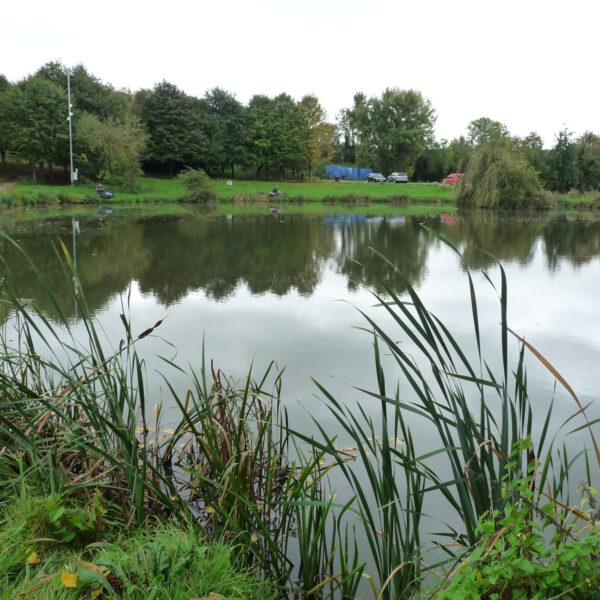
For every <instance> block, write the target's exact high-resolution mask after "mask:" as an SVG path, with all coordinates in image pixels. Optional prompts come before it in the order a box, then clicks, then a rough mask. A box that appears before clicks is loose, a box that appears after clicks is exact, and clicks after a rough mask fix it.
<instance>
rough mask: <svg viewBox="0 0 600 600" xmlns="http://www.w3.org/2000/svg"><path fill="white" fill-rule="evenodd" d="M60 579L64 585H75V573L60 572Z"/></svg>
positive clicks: (70, 586)
mask: <svg viewBox="0 0 600 600" xmlns="http://www.w3.org/2000/svg"><path fill="white" fill-rule="evenodd" d="M60 580H61V581H62V584H63V585H64V586H65V587H68V588H74V587H77V573H65V572H64V571H63V572H62V574H61V576H60Z"/></svg>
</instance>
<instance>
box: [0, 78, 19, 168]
mask: <svg viewBox="0 0 600 600" xmlns="http://www.w3.org/2000/svg"><path fill="white" fill-rule="evenodd" d="M12 88H13V86H12V84H11V83H10V82H9V81H8V79H7V78H6V77H5V76H4V75H0V160H1V161H2V164H3V165H4V164H6V153H7V152H8V151H9V150H10V147H11V144H12V143H13V140H14V132H15V127H16V125H17V123H16V121H15V114H14V100H13V95H14V93H13V91H12Z"/></svg>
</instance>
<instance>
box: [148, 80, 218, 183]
mask: <svg viewBox="0 0 600 600" xmlns="http://www.w3.org/2000/svg"><path fill="white" fill-rule="evenodd" d="M142 120H143V122H144V124H145V126H146V128H147V131H148V134H149V142H148V162H149V166H150V168H154V169H158V170H165V171H166V172H168V173H169V174H170V175H174V174H175V173H176V172H177V171H180V170H181V169H182V168H183V167H185V166H189V167H194V168H197V167H202V168H207V167H210V166H212V165H214V163H215V162H217V163H218V162H219V161H220V160H221V157H220V156H219V154H220V153H221V152H222V148H219V147H218V144H217V141H216V140H215V139H214V135H215V132H216V123H215V117H214V116H213V115H211V113H210V107H209V105H208V102H207V101H206V100H203V99H202V100H201V99H198V98H194V97H192V96H187V95H186V94H185V93H184V92H183V91H181V90H180V89H178V88H177V87H176V86H175V85H173V84H171V83H168V82H167V81H163V82H161V83H159V84H157V85H156V86H154V88H153V89H152V90H151V91H150V92H148V93H147V94H146V95H145V97H144V100H143V113H142ZM215 157H216V158H215Z"/></svg>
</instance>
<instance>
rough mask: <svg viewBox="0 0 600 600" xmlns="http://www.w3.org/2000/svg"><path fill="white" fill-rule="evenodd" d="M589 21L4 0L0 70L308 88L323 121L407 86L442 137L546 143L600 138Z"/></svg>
mask: <svg viewBox="0 0 600 600" xmlns="http://www.w3.org/2000/svg"><path fill="white" fill-rule="evenodd" d="M599 24H600V3H599V2H598V1H597V0H570V1H569V2H564V1H561V2H558V1H555V0H545V1H541V0H503V1H502V2H500V1H498V0H455V1H454V2H447V1H443V0H420V1H419V0H412V1H411V2H406V1H403V0H371V1H370V2H369V1H366V0H320V1H319V0H220V1H219V0H212V1H210V2H208V1H207V0H196V1H192V0H170V1H168V2H167V1H165V0H161V1H157V0H144V1H143V2H142V1H139V0H103V1H102V2H98V1H96V2H90V1H89V0H88V1H83V2H82V1H79V2H75V1H72V0H55V1H54V2H52V1H49V0H45V1H43V2H42V1H40V0H29V1H28V2H23V3H17V2H5V3H3V6H2V9H1V13H0V31H1V32H2V34H1V35H2V42H3V43H2V48H3V51H2V58H1V59H0V73H4V74H5V75H6V76H7V77H8V78H9V79H10V80H11V81H17V80H19V79H21V78H22V77H24V76H26V75H28V74H30V73H32V72H34V71H35V70H36V69H37V68H38V67H39V66H41V65H42V64H43V63H45V62H47V61H50V60H60V61H62V62H63V63H65V64H67V65H74V64H77V63H83V64H84V65H85V66H86V67H87V68H88V70H89V71H91V72H92V73H93V74H94V75H96V76H97V77H99V78H100V79H102V80H103V81H104V82H105V83H111V84H112V85H114V86H115V87H117V88H120V87H127V88H130V89H131V90H136V89H139V88H141V87H152V86H153V85H154V84H155V83H156V82H158V81H161V80H162V79H166V80H168V81H170V82H171V83H174V84H176V85H177V86H178V87H180V88H181V89H183V90H184V91H186V92H187V93H189V94H193V95H196V96H200V95H203V94H204V92H205V91H206V90H207V89H210V88H212V87H215V86H220V87H223V88H225V89H227V90H229V91H231V92H233V93H235V94H236V96H237V97H238V99H240V100H241V101H242V102H247V101H248V99H249V98H250V97H251V96H252V94H254V93H264V94H268V95H276V94H278V93H280V92H287V93H289V94H291V95H292V96H293V97H295V98H296V99H300V98H301V97H302V95H304V94H307V93H313V94H316V95H317V96H318V97H319V99H320V100H321V102H322V104H323V105H324V107H325V108H326V110H327V111H328V113H329V117H330V119H332V120H333V119H335V115H336V114H337V112H338V111H339V110H340V109H341V108H345V107H348V106H350V105H351V104H352V98H353V95H354V93H355V92H357V91H363V92H365V93H366V94H368V95H379V94H380V93H381V92H382V91H383V90H384V89H385V88H386V87H398V88H413V89H417V90H420V91H421V92H422V93H423V94H424V95H425V96H426V97H427V98H429V99H430V100H431V102H432V104H433V106H434V108H435V110H436V113H437V117H438V118H437V123H436V134H437V136H438V138H448V139H450V138H452V137H455V136H458V135H461V134H464V133H465V131H466V126H467V124H468V123H469V121H471V120H472V119H475V118H478V117H481V116H487V117H490V118H492V119H496V120H499V121H502V122H503V123H505V124H506V125H507V126H508V128H509V130H510V131H511V133H513V134H514V135H526V134H527V133H528V132H529V131H532V130H533V131H537V132H538V133H539V134H540V135H542V137H543V138H544V141H545V143H546V145H551V144H553V142H554V135H555V134H556V133H557V132H558V131H559V130H560V129H563V128H565V127H566V128H568V129H569V130H571V131H573V132H574V133H575V134H577V135H579V134H581V133H583V132H584V131H586V130H592V131H595V132H596V133H600V111H599V108H598V106H599V97H600V77H599V74H598V59H599V58H600V51H599V48H600V44H599V40H598V37H599V36H598V27H599Z"/></svg>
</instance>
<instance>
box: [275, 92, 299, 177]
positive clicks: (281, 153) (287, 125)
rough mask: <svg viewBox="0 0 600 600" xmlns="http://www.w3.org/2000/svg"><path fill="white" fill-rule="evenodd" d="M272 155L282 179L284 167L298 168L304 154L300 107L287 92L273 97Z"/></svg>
mask: <svg viewBox="0 0 600 600" xmlns="http://www.w3.org/2000/svg"><path fill="white" fill-rule="evenodd" d="M272 111H273V112H272V116H273V123H272V127H271V131H272V136H273V145H272V148H273V157H274V161H275V166H277V167H278V169H279V178H280V179H282V178H283V175H284V172H285V169H288V168H289V169H294V170H296V169H299V168H301V166H302V163H303V159H304V156H305V138H304V122H303V115H302V112H301V110H300V107H299V106H298V104H297V103H296V102H294V99H293V98H292V97H291V96H290V95H289V94H279V95H278V96H275V98H273V104H272Z"/></svg>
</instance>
